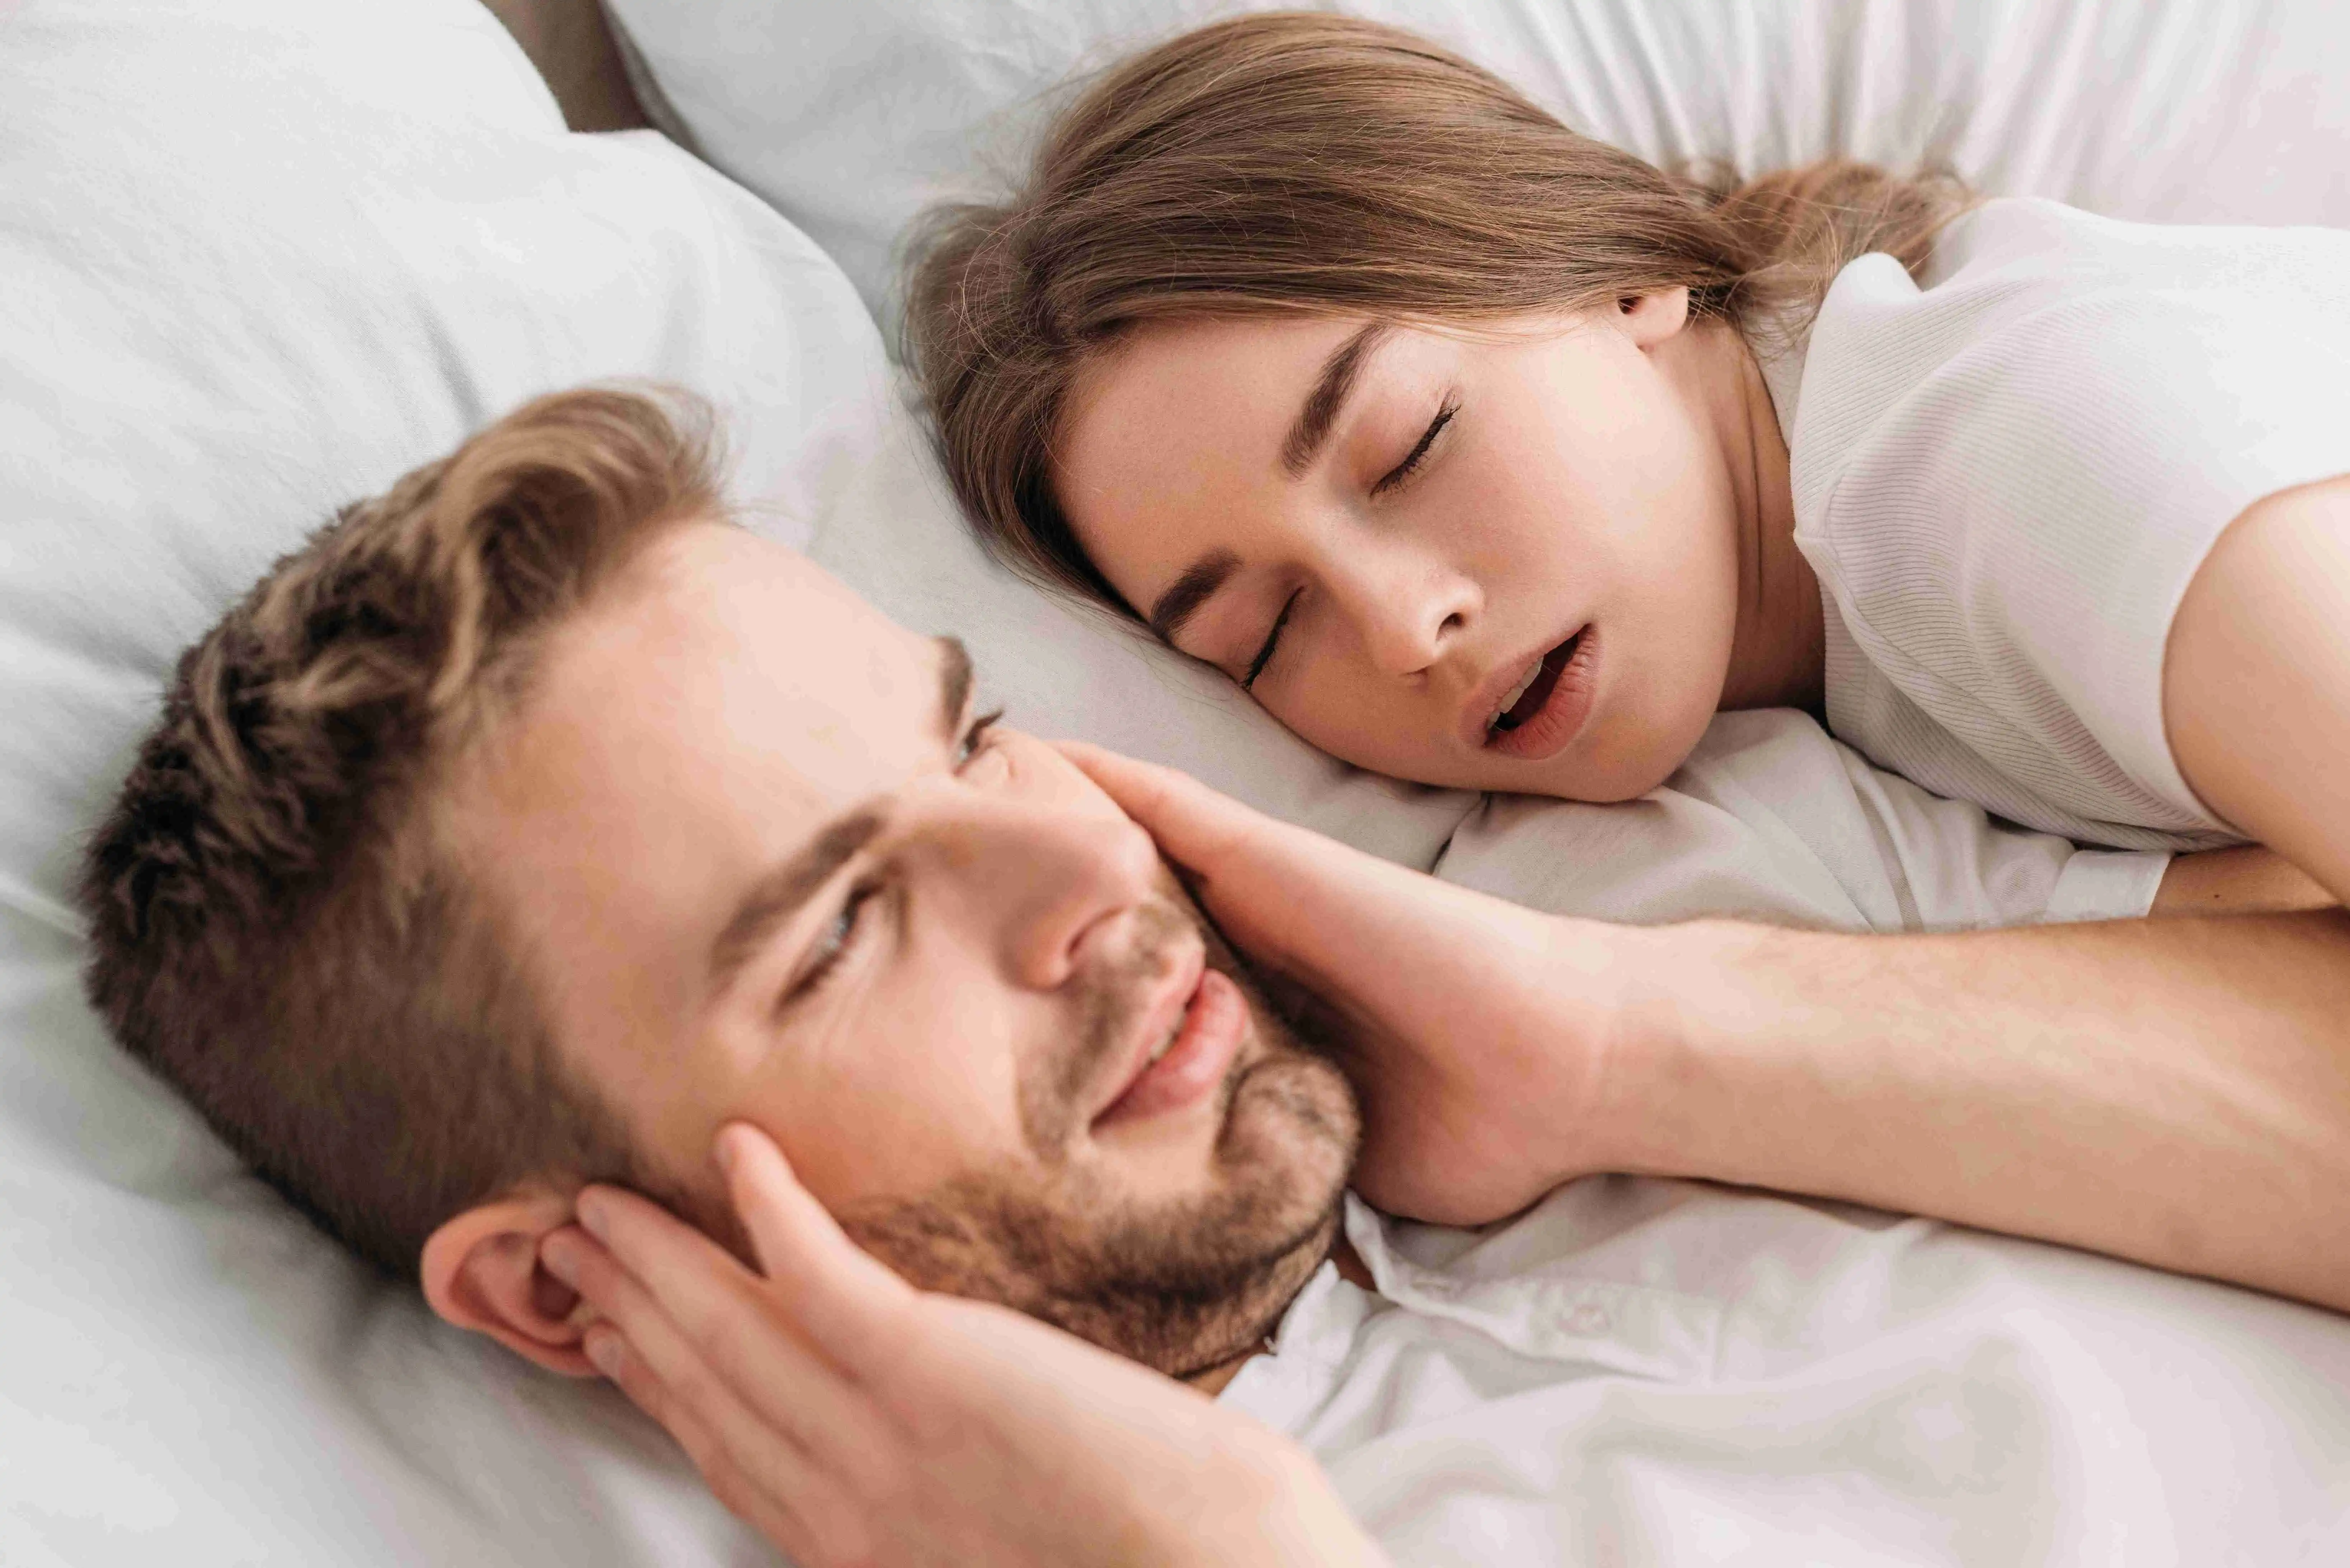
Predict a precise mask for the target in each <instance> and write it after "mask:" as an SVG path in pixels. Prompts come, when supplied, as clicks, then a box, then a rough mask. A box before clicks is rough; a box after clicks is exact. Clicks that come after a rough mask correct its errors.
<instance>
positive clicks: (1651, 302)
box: [1616, 284, 1690, 348]
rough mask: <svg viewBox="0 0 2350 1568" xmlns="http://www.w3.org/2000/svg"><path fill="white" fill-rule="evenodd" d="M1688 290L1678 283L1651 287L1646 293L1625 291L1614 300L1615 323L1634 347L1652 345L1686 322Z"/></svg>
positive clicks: (1660, 341) (1688, 299) (1688, 308)
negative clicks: (1627, 334)
mask: <svg viewBox="0 0 2350 1568" xmlns="http://www.w3.org/2000/svg"><path fill="white" fill-rule="evenodd" d="M1689 315H1690V296H1689V289H1688V288H1687V287H1686V286H1682V285H1679V284H1676V285H1675V286H1672V287H1671V288H1655V289H1650V290H1649V291H1648V293H1646V294H1627V295H1626V296H1623V297H1622V298H1621V299H1618V300H1617V302H1616V319H1617V325H1618V326H1620V327H1623V328H1624V330H1625V331H1627V332H1628V333H1630V334H1631V335H1632V342H1633V344H1634V346H1636V347H1638V348H1655V347H1656V346H1657V345H1658V344H1659V343H1662V342H1664V341H1665V340H1667V339H1668V338H1670V337H1676V336H1678V335H1679V332H1680V329H1681V328H1682V327H1687V326H1688V325H1689Z"/></svg>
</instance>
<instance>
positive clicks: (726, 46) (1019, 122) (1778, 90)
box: [605, 0, 2350, 311]
mask: <svg viewBox="0 0 2350 1568" xmlns="http://www.w3.org/2000/svg"><path fill="white" fill-rule="evenodd" d="M605 5H606V7H607V9H608V12H609V13H610V14H611V15H612V16H614V18H615V19H616V20H617V21H619V23H620V25H621V29H622V31H623V33H624V34H625V36H626V37H627V39H628V40H629V42H630V43H631V44H633V46H634V48H635V50H636V52H637V53H638V54H639V57H640V63H641V65H642V66H644V67H646V68H647V70H648V72H649V74H650V76H651V77H652V78H653V79H654V80H655V81H656V82H657V83H658V84H659V87H660V98H661V100H662V101H660V103H659V104H657V106H656V107H657V109H659V110H660V111H663V112H665V113H667V114H668V115H670V116H672V117H673V118H674V119H675V121H676V122H677V124H678V128H679V129H680V130H681V131H682V132H683V133H684V134H686V135H688V136H690V137H691V145H693V146H694V147H695V148H696V150H697V151H700V152H702V155H703V156H705V157H707V158H709V159H710V160H711V161H712V162H714V163H715V164H717V165H718V167H720V168H721V169H723V170H725V171H727V172H728V173H730V174H732V175H733V176H734V177H735V178H736V179H738V180H740V181H742V182H743V183H744V184H746V185H748V186H750V187H751V188H752V189H753V190H754V191H756V192H759V193H760V194H761V195H763V196H764V197H766V198H767V200H769V201H770V202H774V203H775V206H776V207H777V209H778V210H780V211H781V212H782V213H784V214H785V216H786V217H789V218H790V219H791V220H792V221H793V222H794V223H798V224H799V225H800V226H801V227H802V228H804V229H806V231H807V232H808V234H811V235H813V236H814V237H815V239H816V242H817V244H821V245H823V246H824V248H825V249H826V250H827V251H828V252H829V253H831V254H832V255H833V256H835V257H836V258H837V259H838V261H839V262H840V264H841V265H842V266H844V267H846V268H847V271H848V275H849V276H851V277H852V278H854V279H856V281H857V286H858V291H859V292H860V293H862V294H863V295H864V296H865V298H866V300H867V302H868V304H870V305H872V306H875V307H876V309H877V311H878V310H880V309H881V307H882V306H883V303H884V302H885V301H886V300H888V299H889V297H890V294H891V290H892V286H893V283H894V278H893V271H894V257H895V252H894V247H895V245H896V244H897V242H898V238H899V234H901V232H902V231H903V229H904V227H905V224H906V223H907V220H909V219H910V218H911V217H912V216H913V215H914V214H915V213H917V212H918V211H920V209H921V208H922V207H923V206H924V205H926V204H928V203H929V202H931V201H932V200H934V199H936V198H938V197H940V196H942V195H947V194H952V193H958V192H964V191H967V190H969V189H971V188H972V183H973V181H972V176H973V174H974V172H975V167H974V160H975V159H977V158H978V157H980V156H981V155H982V154H983V153H984V154H986V155H987V156H989V157H990V158H991V159H992V160H993V161H995V162H997V163H999V164H1006V165H1009V164H1013V163H1015V162H1016V160H1017V157H1018V155H1019V152H1020V150H1021V141H1022V137H1023V135H1024V133H1025V132H1026V131H1027V130H1029V129H1030V128H1031V127H1032V126H1033V125H1034V123H1035V119H1036V114H1037V111H1038V109H1039V108H1040V107H1041V106H1042V104H1043V102H1044V101H1045V95H1046V94H1047V93H1048V91H1049V89H1051V88H1055V86H1056V85H1057V84H1058V83H1059V82H1060V81H1061V80H1062V78H1064V77H1066V75H1067V74H1068V73H1069V72H1070V71H1072V70H1073V69H1076V68H1080V67H1099V66H1102V65H1106V64H1107V63H1109V62H1110V61H1112V60H1115V59H1116V58H1118V57H1119V56H1120V55H1122V54H1125V53H1127V52H1128V50H1130V49H1132V48H1134V47H1139V46H1140V45H1144V44H1148V43H1152V42H1156V41H1157V40H1159V39H1160V38H1162V37H1166V36H1170V35H1172V34H1174V33H1178V32H1180V31H1183V30H1184V29H1186V28H1189V27H1191V26H1197V25H1199V24H1201V23H1202V22H1207V21H1211V20H1214V19H1216V18H1218V17H1222V16H1232V15H1236V14H1239V13H1242V12H1247V11H1261V10H1274V9H1280V8H1283V0H1066V3H1064V4H1059V5H1035V4H1034V3H1033V0H956V3H955V4H952V5H939V4H936V3H935V0H859V3H858V4H857V5H833V4H824V3H818V0H693V3H691V4H681V0H605ZM1315 8H1317V9H1328V10H1343V11H1346V12H1348V13H1350V14H1353V15H1357V16H1367V17H1371V18H1374V19H1377V20H1380V21H1386V22H1393V23H1397V24H1399V25H1401V26H1407V27H1411V28H1413V29H1415V30H1417V31H1419V32H1422V33H1425V34H1428V35H1430V36H1433V37H1435V38H1438V39H1440V40H1441V41H1443V42H1445V43H1447V44H1449V45H1451V46H1452V47H1454V48H1456V49H1458V50H1460V51H1461V53H1462V54H1464V55H1466V56H1468V57H1470V58H1471V59H1474V60H1476V61H1478V62H1479V63H1481V64H1482V65H1484V66H1487V67H1490V68H1492V69H1493V70H1495V71H1498V72H1500V73H1501V74H1502V75H1503V76H1504V77H1506V78H1509V79H1510V80H1512V81H1513V82H1514V83H1516V84H1517V85H1518V86H1519V87H1520V88H1522V89H1523V90H1524V91H1525V92H1527V93H1529V94H1531V95H1532V96H1533V97H1534V99H1536V100H1537V101H1539V102H1541V103H1542V104H1544V106H1546V107H1547V108H1549V109H1552V110H1553V111H1554V112H1555V113H1557V114H1558V115H1559V116H1561V118H1563V119H1565V120H1566V121H1567V123H1569V124H1570V125H1573V126H1575V127H1576V128H1577V129H1579V130H1585V131H1587V132H1589V133H1590V134H1592V135H1595V136H1597V137H1600V138H1602V139H1603V140H1607V141H1611V142H1614V143H1616V144H1617V145H1618V146H1621V147H1625V148H1628V149H1629V150H1631V151H1635V152H1638V153H1640V154H1641V155H1642V156H1644V157H1647V158H1649V159H1652V160H1655V161H1661V162H1671V161H1679V160H1683V159H1691V158H1700V157H1703V158H1727V159H1729V160H1730V161H1732V162H1733V163H1734V164H1735V165H1736V166H1738V167H1739V168H1741V169H1742V170H1745V171H1749V172H1761V171H1766V170H1769V169H1773V168H1779V167H1783V166H1785V165H1787V164H1791V163H1797V162H1804V161H1809V160H1812V159H1815V158H1820V157H1824V156H1826V155H1827V154H1829V153H1832V152H1844V153H1850V154H1854V155H1856V156H1859V157H1864V158H1870V159H1876V160H1879V161H1885V162H1888V163H1892V164H1895V165H1906V164H1913V163H1917V162H1918V161H1928V160H1931V161H1939V162H1942V163H1946V164H1948V165H1950V167H1953V168H1955V169H1957V170H1958V171H1960V172H1961V173H1964V174H1966V175H1968V176H1969V177H1970V178H1972V179H1975V180H1977V181H1979V182H1981V183H1982V184H1983V185H1984V186H1985V187H1986V188H1987V189H1990V190H1991V191H1993V192H1998V193H2001V194H2005V195H2034V196H2053V197H2055V198H2056V199H2058V200H2060V201H2066V202H2074V203H2075V204H2077V205H2080V206H2085V207H2088V208H2091V209H2093V210H2095V211H2099V212H2105V213H2112V214H2114V215H2116V216H2118V217H2132V218H2147V219H2156V220H2164V221H2173V222H2203V223H2214V222H2240V223H2333V224H2350V182H2345V180H2344V178H2343V176H2342V171H2343V170H2345V169H2350V10H2345V7H2343V6H2341V5H2337V4H2335V3H2334V0H2242V3H2240V4H2230V5H2213V4H2210V0H2078V3H2075V4H2067V5H2050V4H2047V3H2046V0H1760V3H1749V4H1742V5H1722V4H1721V3H1720V0H1347V4H1345V5H1322V6H1317V7H1315Z"/></svg>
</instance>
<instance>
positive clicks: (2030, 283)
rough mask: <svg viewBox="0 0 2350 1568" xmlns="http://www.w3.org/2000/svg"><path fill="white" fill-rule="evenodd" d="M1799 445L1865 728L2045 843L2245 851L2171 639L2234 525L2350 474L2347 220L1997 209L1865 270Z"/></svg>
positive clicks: (1834, 318)
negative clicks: (2194, 586)
mask: <svg viewBox="0 0 2350 1568" xmlns="http://www.w3.org/2000/svg"><path fill="white" fill-rule="evenodd" d="M1789 445H1790V448H1791V451H1792V456H1793V463H1794V499H1795V515H1796V535H1795V537H1796V543H1797V545H1798V546H1799V547H1800V548H1801V549H1802V550H1803V552H1804V556H1805V557H1806V558H1807V559H1808V560H1809V561H1810V562H1811V563H1812V566H1813V568H1814V570H1815V571H1816V572H1817V573H1818V575H1819V577H1820V584H1821V592H1822V597H1823V599H1824V600H1825V611H1826V619H1827V632H1828V645H1829V646H1828V664H1827V709H1828V722H1829V727H1830V728H1831V729H1832V730H1833V731H1835V733H1836V734H1837V735H1838V736H1840V737H1841V738H1843V739H1845V740H1846V741H1847V742H1850V743H1851V744H1852V745H1854V746H1856V748H1857V749H1859V750H1860V751H1861V752H1863V753H1866V755H1867V756H1869V757H1870V758H1871V760H1873V761H1875V762H1876V763H1878V764H1879V765H1880V766H1883V767H1887V768H1890V769H1892V770H1894V771H1896V772H1898V773H1900V774H1905V775H1907V776H1908V777H1909V778H1911V779H1913V780H1915V781H1916V782H1917V783H1918V784H1923V785H1925V786H1926V787H1928V788H1929V789H1932V790H1935V791H1937V792H1939V793H1941V794H1949V795H1953V796H1957V797H1960V798H1963V799H1969V800H1972V801H1974V802H1976V803H1977V804H1978V805H1983V806H1984V807H1986V808H1988V809H1990V810H1991V811H1994V812H1996V813H1998V814H1999V815H2002V816H2006V817H2008V818H2010V819H2012V820H2013V821H2017V822H2021V823H2023V824H2025V825H2026V826H2032V827H2036V828H2039V829H2041V830H2043V831H2044V832H2051V833H2059V834H2063V835H2064V836H2068V837H2071V838H2074V839H2079V840H2085V841H2089V842H2095V843H2104V844H2110V845H2116V846H2122V847H2128V848H2148V849H2152V848H2167V849H2184V848H2199V847H2204V846H2210V845H2212V844H2220V843H2227V842H2232V841H2233V836H2232V835H2231V834H2230V832H2229V831H2228V829H2227V827H2226V825H2225V824H2223V823H2221V822H2220V821H2219V820H2218V819H2217V818H2215V817H2214V816H2212V815H2211V814H2210V812H2209V811H2208V810H2207V809H2206V808H2205V807H2204V805H2202V803H2201V802H2200V801H2199V800H2197V799H2196V797H2195V795H2194V793H2193V792H2192V790H2190V789H2189V787H2188V784H2187V783H2186V780H2185V779H2184V778H2183V777H2182V776H2181V775H2180V774H2179V772H2178V765H2177V763H2175V762H2174V761H2173V759H2172V756H2171V752H2170V746H2169V742H2168V738H2167V736H2166V733H2165V731H2164V725H2163V719H2162V663H2163V650H2164V647H2165V644H2166V642H2167V641H2168V636H2169V631H2170V624H2171V621H2172V618H2174V616H2175V615H2176V613H2177V611H2178V604H2179V601H2180V599H2181V597H2183V596H2184V595H2185V593H2186V591H2187V587H2188V585H2189V582H2190V581H2191V580H2192V579H2193V577H2194V575H2195V573H2196V570H2197V569H2198V568H2199V566H2201V565H2202V562H2203V559H2204V557H2205V556H2206V554H2207V553H2208V552H2209V551H2210V547H2211V545H2212V544H2213V543H2214V542H2215V541H2216V540H2217V538H2218V537H2219V535H2220V532H2221V531H2222V530H2224V529H2225V528H2226V526H2227V525H2228V524H2229V523H2230V521H2232V520H2233V519H2234V518H2235V517H2236V516H2238V515H2239V514H2241V513H2242V512H2243V511H2244V509H2245V508H2246V507H2248V506H2250V505H2251V504H2252V503H2254V502H2256V501H2258V500H2260V499H2261V498H2262V497H2263V496H2266V495H2270V494H2273V493H2276V492H2278V491H2280V490H2286V489H2290V488H2293V486H2295V485H2299V484H2303V483H2311V482H2313V481H2315V480H2320V479H2324V478H2328V477H2331V476H2333V475H2336V474H2341V473H2345V472H2350V233H2342V232H2337V231H2333V230H2322V229H2278V230H2257V229H2221V228H2176V227H2161V226H2154V225H2146V224H2134V223H2117V222H2115V221H2112V220H2109V219H2104V218H2098V217H2095V216H2093V215H2091V214H2089V213H2081V212H2078V211H2075V210H2074V209H2071V208H2067V207H2064V206H2061V205H2058V204H2056V203H2054V202H2039V201H2000V202H1990V203H1987V204H1986V205H1985V206H1984V207H1982V208H1981V209H1980V210H1978V211H1977V212H1975V213H1970V214H1969V215H1968V216H1967V217H1965V218H1963V219H1961V220H1960V222H1959V223H1956V224H1954V225H1952V227H1951V228H1950V230H1949V231H1948V232H1947V233H1946V234H1944V236H1943V237H1942V239H1941V240H1940V242H1939V244H1938V246H1937V250H1936V254H1935V259H1934V262H1933V264H1932V265H1931V266H1930V267H1929V269H1928V271H1927V273H1926V275H1925V276H1924V277H1923V279H1922V280H1921V281H1913V280H1912V279H1911V278H1910V277H1909V275H1908V273H1906V272H1905V271H1904V270H1903V269H1902V267H1901V265H1900V264H1899V263H1898V262H1896V261H1895V260H1894V259H1893V258H1891V257H1890V256H1884V255H1874V256H1866V257H1863V258H1862V259H1861V260H1859V261H1857V262H1855V263H1854V264H1853V265H1850V266H1848V267H1846V269H1845V270H1844V272H1843V273H1842V274H1840V275H1838V277H1837V278H1836V281H1835V286H1834V287H1833V288H1832V289H1831V290H1830V291H1829V293H1828V296H1827V299H1826V301H1825V304H1824V305H1823V306H1822V307H1821V309H1820V312H1819V316H1818V317H1817V320H1816V322H1815V323H1814V327H1813V329H1812V332H1811V336H1810V341H1809V344H1808V346H1807V348H1806V351H1805V354H1804V364H1803V369H1802V378H1801V396H1800V406H1799V408H1798V410H1797V414H1796V418H1795V421H1794V432H1793V436H1792V438H1791V440H1790V442H1789Z"/></svg>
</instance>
